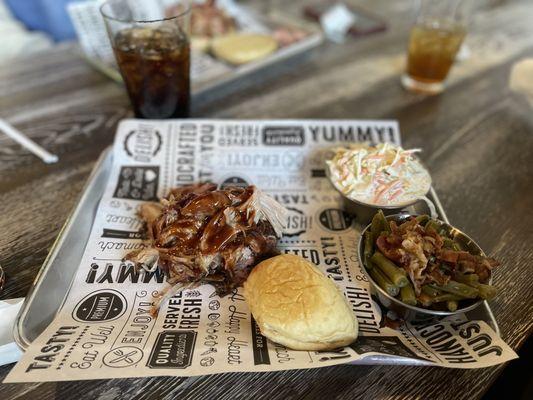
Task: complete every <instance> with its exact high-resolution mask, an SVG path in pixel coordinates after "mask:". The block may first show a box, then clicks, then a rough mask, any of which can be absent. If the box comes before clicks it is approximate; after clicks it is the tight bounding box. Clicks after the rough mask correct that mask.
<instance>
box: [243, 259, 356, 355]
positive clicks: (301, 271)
mask: <svg viewBox="0 0 533 400" xmlns="http://www.w3.org/2000/svg"><path fill="white" fill-rule="evenodd" d="M244 297H245V299H246V302H247V303H248V306H249V307H250V310H251V312H252V315H253V316H254V318H255V320H256V322H257V324H258V325H259V328H260V329H261V333H262V334H263V335H265V336H266V337H267V338H269V339H270V340H272V341H273V342H276V343H280V344H282V345H284V346H286V347H288V348H291V349H294V350H330V349H335V348H338V347H342V346H346V345H348V344H350V343H352V342H353V341H354V340H355V339H356V338H357V329H358V324H357V319H356V318H355V314H354V313H353V311H352V310H351V308H350V306H349V304H348V302H347V301H346V299H345V297H344V296H343V294H342V293H341V292H340V291H339V289H338V288H337V286H335V284H334V283H333V282H332V281H330V280H329V279H328V278H327V277H326V276H325V275H324V274H323V273H322V272H321V271H320V270H319V269H318V268H317V267H315V266H314V265H313V264H311V263H310V262H309V261H307V260H304V259H303V258H301V257H298V256H295V255H289V254H286V255H280V256H276V257H273V258H270V259H268V260H265V261H263V262H261V263H259V264H258V265H257V266H256V267H255V268H254V269H253V270H252V272H251V273H250V276H249V277H248V280H247V281H246V282H245V283H244Z"/></svg>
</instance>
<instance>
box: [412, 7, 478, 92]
mask: <svg viewBox="0 0 533 400" xmlns="http://www.w3.org/2000/svg"><path fill="white" fill-rule="evenodd" d="M470 7H471V4H470V3H469V1H468V0H418V14H417V19H416V22H415V25H414V26H413V28H412V29H411V35H410V38H409V46H408V54H407V70H406V72H405V74H404V75H403V76H402V84H403V86H404V87H405V88H407V89H409V90H414V91H419V92H424V93H429V94H436V93H440V92H442V90H444V81H445V80H446V77H447V76H448V73H449V72H450V68H451V67H452V65H453V63H454V60H455V56H456V54H457V52H458V51H459V49H460V48H461V44H462V43H463V39H464V37H465V35H466V22H467V18H468V14H469V12H470Z"/></svg>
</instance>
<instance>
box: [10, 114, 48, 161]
mask: <svg viewBox="0 0 533 400" xmlns="http://www.w3.org/2000/svg"><path fill="white" fill-rule="evenodd" d="M0 131H3V132H4V133H5V134H6V135H7V136H9V137H10V138H11V139H13V140H14V141H16V142H17V143H19V144H20V145H21V146H22V147H24V148H25V149H27V150H29V151H31V152H32V153H33V154H35V155H36V156H37V157H39V158H40V159H41V160H43V161H44V162H45V163H47V164H51V163H55V162H57V161H58V160H59V158H58V157H57V156H56V155H55V154H52V153H49V152H48V151H46V150H45V149H43V148H42V147H41V146H39V145H38V144H37V143H35V142H34V141H33V140H31V139H29V138H28V137H26V136H25V135H24V134H23V133H22V132H20V131H18V130H17V129H15V128H14V127H13V126H11V125H9V124H8V123H7V122H6V121H4V120H3V119H1V118H0Z"/></svg>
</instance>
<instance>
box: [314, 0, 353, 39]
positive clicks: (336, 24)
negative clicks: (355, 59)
mask: <svg viewBox="0 0 533 400" xmlns="http://www.w3.org/2000/svg"><path fill="white" fill-rule="evenodd" d="M356 19H357V17H356V15H355V14H354V13H352V12H351V11H350V10H349V9H348V7H346V5H344V4H343V3H337V4H335V5H334V6H332V7H331V8H329V9H328V10H327V11H326V12H325V13H324V14H322V16H321V17H320V25H322V29H323V30H324V33H325V34H326V36H327V38H328V39H329V40H331V41H332V42H335V43H342V42H344V38H345V37H346V34H347V33H348V31H349V30H350V27H351V26H352V25H353V23H354V22H355V20H356Z"/></svg>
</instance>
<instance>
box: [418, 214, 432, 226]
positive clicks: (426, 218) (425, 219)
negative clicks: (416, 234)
mask: <svg viewBox="0 0 533 400" xmlns="http://www.w3.org/2000/svg"><path fill="white" fill-rule="evenodd" d="M416 221H417V222H418V223H419V224H420V225H425V224H426V223H427V222H428V221H429V215H426V214H424V215H419V216H418V217H416Z"/></svg>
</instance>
